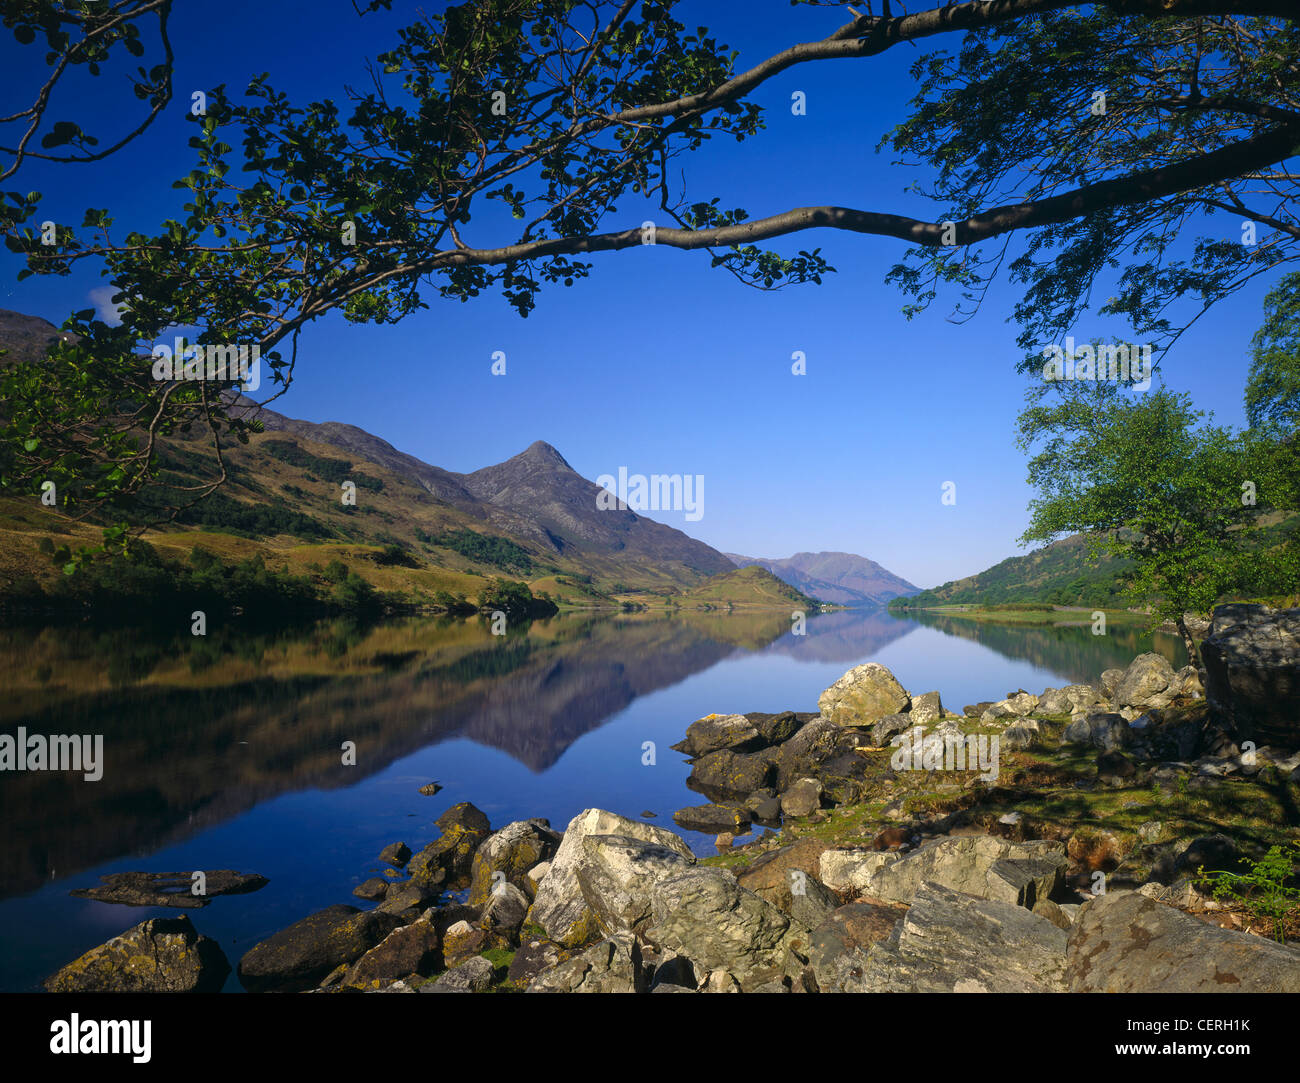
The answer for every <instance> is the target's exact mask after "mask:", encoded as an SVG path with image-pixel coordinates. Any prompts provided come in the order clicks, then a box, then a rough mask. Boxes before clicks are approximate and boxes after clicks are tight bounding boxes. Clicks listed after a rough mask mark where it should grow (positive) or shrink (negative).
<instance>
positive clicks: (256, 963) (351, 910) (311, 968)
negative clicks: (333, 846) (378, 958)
mask: <svg viewBox="0 0 1300 1083" xmlns="http://www.w3.org/2000/svg"><path fill="white" fill-rule="evenodd" d="M401 924H402V922H401V921H400V920H399V919H398V918H397V917H396V916H394V915H393V914H386V913H384V912H382V911H380V910H367V911H361V910H358V909H357V908H356V907H355V906H330V907H326V908H325V909H324V910H318V911H316V913H314V914H310V915H308V916H307V917H305V918H302V919H301V920H299V921H295V922H294V923H293V924H292V925H290V926H289V927H288V928H286V929H281V930H280V931H279V932H278V933H275V934H274V935H273V936H269V937H267V938H266V939H265V940H263V941H261V942H260V943H258V944H255V945H254V946H253V947H252V948H250V949H249V950H248V951H247V952H246V953H245V954H244V957H243V958H242V959H241V960H240V961H239V980H240V982H241V983H242V984H243V986H244V988H245V989H247V990H248V991H249V992H250V993H260V992H268V991H275V992H300V991H302V990H304V989H311V988H313V987H315V986H316V985H318V984H320V981H321V979H322V978H324V977H325V975H326V974H328V973H329V972H330V971H331V970H333V969H334V968H335V967H337V966H339V965H340V964H344V963H354V962H356V961H357V960H358V959H360V958H361V956H363V955H364V954H365V953H366V952H368V951H369V950H370V949H371V948H373V947H375V946H376V945H377V944H379V943H381V942H382V941H383V939H384V938H385V937H386V936H388V934H389V933H391V932H392V931H393V930H394V929H396V928H398V927H399V926H400V925H401Z"/></svg>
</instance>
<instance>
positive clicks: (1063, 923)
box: [1033, 899, 1074, 930]
mask: <svg viewBox="0 0 1300 1083" xmlns="http://www.w3.org/2000/svg"><path fill="white" fill-rule="evenodd" d="M1033 913H1035V914H1037V915H1038V916H1039V917H1040V918H1046V919H1047V920H1048V921H1050V922H1051V923H1052V924H1053V925H1055V926H1056V927H1057V928H1058V929H1065V930H1069V928H1070V926H1071V925H1072V924H1073V921H1074V919H1073V918H1072V917H1071V916H1070V915H1069V914H1067V913H1066V912H1065V911H1064V910H1062V909H1061V908H1060V907H1059V906H1058V905H1057V904H1056V903H1054V902H1052V900H1051V899H1039V900H1038V901H1037V902H1036V903H1034V909H1033Z"/></svg>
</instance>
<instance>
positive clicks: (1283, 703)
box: [1201, 605, 1300, 750]
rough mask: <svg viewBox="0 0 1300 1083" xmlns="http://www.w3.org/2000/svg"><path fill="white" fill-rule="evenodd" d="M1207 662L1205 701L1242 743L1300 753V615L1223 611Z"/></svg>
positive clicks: (1204, 655) (1204, 651) (1241, 608)
mask: <svg viewBox="0 0 1300 1083" xmlns="http://www.w3.org/2000/svg"><path fill="white" fill-rule="evenodd" d="M1201 660H1202V662H1203V663H1204V666H1205V697H1206V699H1207V700H1209V702H1210V705H1211V706H1212V707H1214V708H1215V709H1216V710H1217V711H1219V712H1220V713H1221V714H1222V715H1223V716H1224V717H1226V718H1227V719H1229V720H1230V721H1231V723H1232V725H1233V728H1234V729H1235V730H1236V733H1237V736H1238V737H1239V738H1244V739H1249V740H1252V741H1254V742H1256V744H1269V745H1275V746H1276V747H1278V748H1280V749H1286V750H1294V749H1296V748H1300V709H1297V707H1298V705H1300V609H1270V608H1269V607H1268V606H1263V605H1221V606H1218V607H1217V608H1216V609H1215V610H1214V620H1213V624H1212V626H1211V631H1210V635H1209V636H1208V637H1207V638H1206V640H1205V641H1204V643H1202V644H1201Z"/></svg>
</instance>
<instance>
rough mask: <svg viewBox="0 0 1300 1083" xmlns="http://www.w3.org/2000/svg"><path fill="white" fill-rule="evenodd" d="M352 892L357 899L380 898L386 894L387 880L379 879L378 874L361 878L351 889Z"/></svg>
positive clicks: (371, 899) (372, 899)
mask: <svg viewBox="0 0 1300 1083" xmlns="http://www.w3.org/2000/svg"><path fill="white" fill-rule="evenodd" d="M352 894H353V895H355V896H356V897H357V898H358V899H367V900H370V901H374V900H375V899H382V898H383V897H384V896H385V895H387V894H388V881H387V880H383V879H380V878H379V877H378V876H372V877H371V878H370V879H369V880H363V881H362V882H361V883H359V884H358V885H357V886H356V887H354V888H353V889H352Z"/></svg>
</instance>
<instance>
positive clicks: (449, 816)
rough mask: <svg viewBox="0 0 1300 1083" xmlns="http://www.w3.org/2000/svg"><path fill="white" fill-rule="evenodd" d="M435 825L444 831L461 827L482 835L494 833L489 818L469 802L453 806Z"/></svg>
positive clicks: (435, 821)
mask: <svg viewBox="0 0 1300 1083" xmlns="http://www.w3.org/2000/svg"><path fill="white" fill-rule="evenodd" d="M434 823H435V824H437V825H438V826H439V827H440V828H442V829H443V830H444V831H450V830H451V829H452V828H453V827H459V828H461V829H462V830H464V831H473V832H475V833H478V834H482V835H490V834H491V833H492V825H491V824H490V823H489V822H488V818H487V816H485V815H484V814H483V813H482V812H481V811H480V810H479V809H477V808H475V807H474V806H473V805H472V804H470V802H468V801H462V802H460V804H458V805H452V806H451V808H449V809H448V810H447V811H446V812H444V813H443V814H442V815H441V816H439V817H438V818H437V819H436V820H434Z"/></svg>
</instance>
